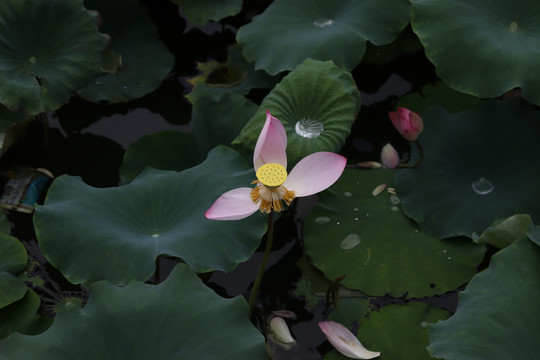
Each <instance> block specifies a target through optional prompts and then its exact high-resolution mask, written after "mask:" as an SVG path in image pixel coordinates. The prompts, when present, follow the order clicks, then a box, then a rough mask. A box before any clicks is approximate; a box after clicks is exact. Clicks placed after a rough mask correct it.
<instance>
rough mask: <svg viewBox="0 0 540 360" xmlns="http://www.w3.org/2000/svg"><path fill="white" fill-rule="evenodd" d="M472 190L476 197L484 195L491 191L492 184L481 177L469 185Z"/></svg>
mask: <svg viewBox="0 0 540 360" xmlns="http://www.w3.org/2000/svg"><path fill="white" fill-rule="evenodd" d="M471 185H472V188H473V190H474V192H475V193H477V194H478V195H486V194H489V193H490V192H492V191H493V188H494V186H493V184H492V183H491V181H489V180H488V179H486V178H485V177H481V178H480V179H478V180H476V181H473V183H472V184H471Z"/></svg>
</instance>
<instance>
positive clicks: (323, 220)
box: [315, 216, 330, 224]
mask: <svg viewBox="0 0 540 360" xmlns="http://www.w3.org/2000/svg"><path fill="white" fill-rule="evenodd" d="M329 221H330V218H329V217H328V216H319V217H318V218H316V219H315V223H317V224H326V223H327V222H329Z"/></svg>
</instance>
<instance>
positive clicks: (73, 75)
mask: <svg viewBox="0 0 540 360" xmlns="http://www.w3.org/2000/svg"><path fill="white" fill-rule="evenodd" d="M0 19H1V21H0V103H2V104H4V105H6V106H7V107H8V108H10V109H12V110H19V111H24V112H26V113H28V114H32V115H34V114H37V113H40V112H43V111H45V110H54V109H57V108H59V107H60V106H61V105H62V104H63V103H64V102H66V101H67V100H68V98H69V97H70V96H71V95H72V94H73V93H74V92H75V91H77V90H78V89H80V88H81V87H82V86H84V85H85V84H86V83H88V81H90V80H91V79H93V78H94V77H95V76H96V75H97V74H98V73H99V72H100V65H101V61H100V58H101V51H102V50H103V49H104V48H105V46H106V44H107V42H108V39H109V38H108V36H105V35H103V34H101V33H100V32H99V31H98V29H97V25H96V19H95V14H90V13H89V12H88V11H87V10H86V9H85V8H84V7H83V5H82V0H3V1H1V2H0Z"/></svg>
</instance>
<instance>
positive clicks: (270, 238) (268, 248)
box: [248, 211, 274, 317]
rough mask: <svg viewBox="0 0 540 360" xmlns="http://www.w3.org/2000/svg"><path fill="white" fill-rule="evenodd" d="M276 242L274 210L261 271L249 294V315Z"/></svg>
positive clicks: (271, 212)
mask: <svg viewBox="0 0 540 360" xmlns="http://www.w3.org/2000/svg"><path fill="white" fill-rule="evenodd" d="M273 242H274V211H270V212H269V213H268V230H267V231H266V247H265V249H264V255H263V259H262V262H261V265H260V266H259V271H258V272H257V277H256V278H255V282H254V283H253V288H252V289H251V294H250V295H249V302H248V304H249V317H251V316H252V315H253V308H254V306H255V298H256V297H257V292H258V291H259V285H261V281H262V278H263V275H264V270H265V269H266V264H267V263H268V257H269V256H270V252H271V251H272V244H273Z"/></svg>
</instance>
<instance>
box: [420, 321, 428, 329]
mask: <svg viewBox="0 0 540 360" xmlns="http://www.w3.org/2000/svg"><path fill="white" fill-rule="evenodd" d="M420 326H421V327H423V328H424V329H425V328H427V326H428V323H427V321H422V322H421V323H420Z"/></svg>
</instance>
